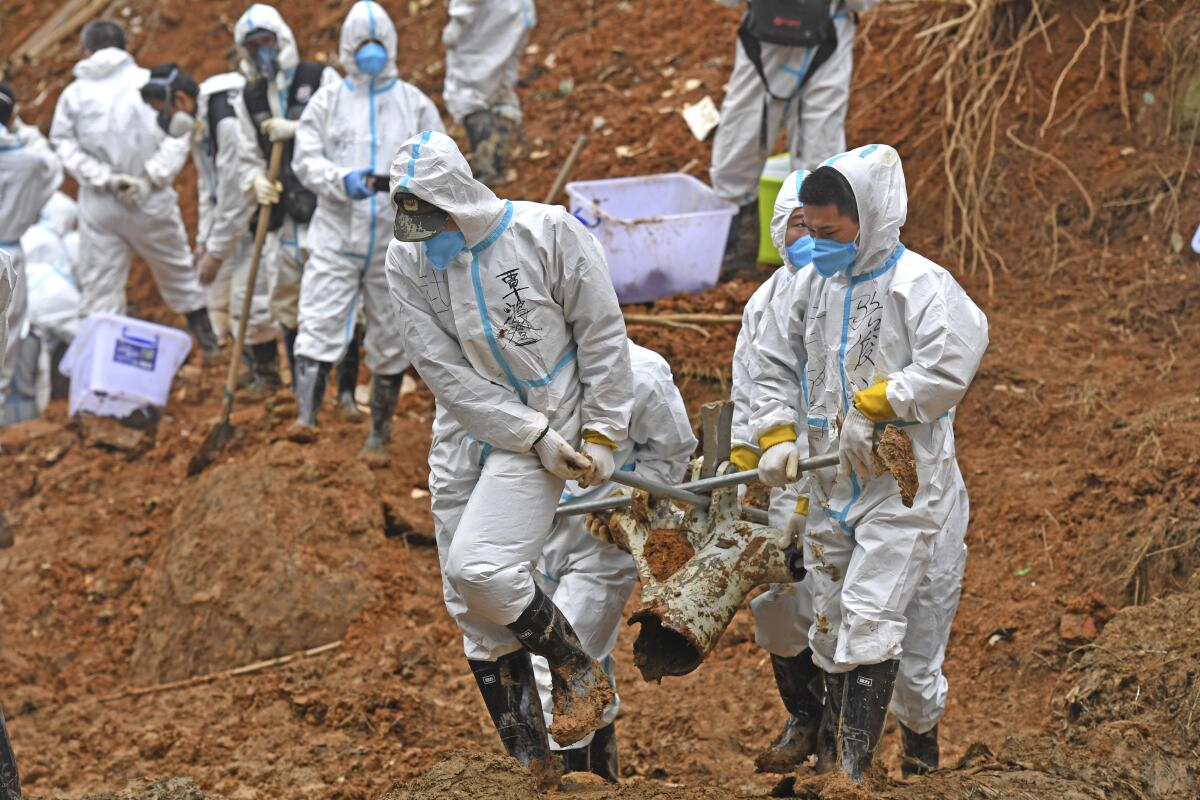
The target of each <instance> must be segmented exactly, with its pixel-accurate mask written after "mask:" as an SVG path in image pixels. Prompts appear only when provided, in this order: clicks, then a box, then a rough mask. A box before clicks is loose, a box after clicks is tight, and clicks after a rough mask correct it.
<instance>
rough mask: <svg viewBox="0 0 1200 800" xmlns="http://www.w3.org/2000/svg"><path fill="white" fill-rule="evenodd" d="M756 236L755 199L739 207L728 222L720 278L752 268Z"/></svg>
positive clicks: (756, 211)
mask: <svg viewBox="0 0 1200 800" xmlns="http://www.w3.org/2000/svg"><path fill="white" fill-rule="evenodd" d="M758 237H759V231H758V202H757V201H755V202H753V203H747V204H746V205H744V206H742V207H741V208H739V209H738V212H737V214H736V215H734V217H733V220H732V221H731V222H730V223H729V238H728V239H726V240H725V256H724V258H723V259H722V261H721V280H728V279H729V278H732V277H733V276H734V275H735V274H736V273H738V272H741V271H743V270H753V269H754V266H755V265H756V264H757V263H758Z"/></svg>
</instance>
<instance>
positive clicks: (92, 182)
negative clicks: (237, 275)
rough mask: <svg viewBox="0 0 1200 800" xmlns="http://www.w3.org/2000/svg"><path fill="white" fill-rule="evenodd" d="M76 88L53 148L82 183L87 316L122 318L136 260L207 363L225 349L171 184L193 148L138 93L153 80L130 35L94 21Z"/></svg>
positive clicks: (66, 95)
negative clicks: (129, 43)
mask: <svg viewBox="0 0 1200 800" xmlns="http://www.w3.org/2000/svg"><path fill="white" fill-rule="evenodd" d="M80 46H81V48H82V50H83V53H84V58H83V60H82V61H80V62H79V63H78V64H76V65H75V80H74V82H72V83H71V84H70V85H69V86H67V88H66V89H64V90H63V93H62V95H61V96H59V98H58V105H57V106H56V107H55V109H54V122H53V123H52V124H51V126H50V141H51V143H53V145H54V148H55V150H57V151H58V156H59V158H61V159H62V162H63V166H64V167H66V170H67V172H68V173H70V175H71V177H73V178H74V179H75V180H76V181H77V182H78V183H79V233H80V243H79V286H80V290H81V291H82V292H83V313H84V315H85V316H86V315H88V314H91V313H92V312H95V311H109V312H113V313H116V314H123V313H125V283H126V281H127V280H128V278H129V267H130V258H131V257H132V254H133V251H135V250H136V251H137V253H138V255H140V256H141V257H142V258H143V259H145V261H146V264H147V266H149V267H150V272H151V274H152V275H153V276H154V282H155V283H156V284H158V291H159V293H160V294H161V295H162V298H163V300H164V301H165V302H166V304H167V305H168V306H169V307H170V308H171V310H172V311H174V312H176V313H178V314H182V315H184V316H185V317H186V318H187V323H188V327H189V328H190V329H191V332H192V335H193V336H194V337H195V338H196V342H197V344H199V345H200V348H201V350H202V351H203V352H204V353H205V355H206V357H208V358H212V357H215V355H216V353H217V351H218V350H219V346H218V343H217V337H216V336H215V335H214V334H213V330H212V324H211V323H210V321H209V318H208V310H207V308H206V306H205V300H204V291H203V289H202V288H201V287H200V283H199V281H198V280H197V279H196V273H195V271H194V270H193V269H192V254H191V250H190V249H189V247H188V240H187V231H186V230H184V227H183V217H182V215H181V214H180V211H179V195H177V194H176V193H175V189H174V188H172V185H171V184H172V183H173V182H174V181H175V177H176V176H177V175H178V174H179V171H180V170H181V169H183V165H184V163H185V162H186V161H187V157H188V148H189V145H190V141H189V139H188V138H186V137H184V136H177V135H172V134H171V132H170V131H169V130H165V129H164V128H163V127H162V126H161V125H160V124H159V120H158V115H157V114H155V112H154V111H153V110H152V109H151V108H150V107H149V106H147V105H146V104H145V103H144V102H143V101H142V97H141V94H140V91H141V88H142V86H144V85H145V84H146V81H147V79H148V78H149V77H150V76H149V72H148V71H147V70H145V69H142V68H141V67H139V66H138V65H137V64H136V63H135V62H134V60H133V56H132V55H130V54H129V53H128V52H126V50H125V30H124V29H123V28H122V27H121V26H120V25H119V24H117V23H116V22H113V21H111V20H96V21H94V22H89V23H88V24H87V25H85V26H84V28H83V33H82V35H81V38H80Z"/></svg>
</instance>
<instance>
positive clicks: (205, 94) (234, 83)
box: [200, 72, 246, 103]
mask: <svg viewBox="0 0 1200 800" xmlns="http://www.w3.org/2000/svg"><path fill="white" fill-rule="evenodd" d="M245 86H246V76H245V75H243V74H242V73H240V72H221V73H218V74H216V75H213V76H212V77H209V78H205V79H204V81H203V82H202V83H201V84H200V102H201V103H203V102H205V101H206V99H207V98H209V97H212V96H213V95H214V94H220V93H221V92H228V91H239V92H240V91H241V90H242V89H243V88H245Z"/></svg>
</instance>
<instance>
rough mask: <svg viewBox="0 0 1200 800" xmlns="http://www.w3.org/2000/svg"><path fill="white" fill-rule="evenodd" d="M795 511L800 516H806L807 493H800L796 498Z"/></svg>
mask: <svg viewBox="0 0 1200 800" xmlns="http://www.w3.org/2000/svg"><path fill="white" fill-rule="evenodd" d="M796 513H797V514H799V515H800V516H802V517H807V516H808V495H806V494H802V495H800V496H799V497H797V498H796Z"/></svg>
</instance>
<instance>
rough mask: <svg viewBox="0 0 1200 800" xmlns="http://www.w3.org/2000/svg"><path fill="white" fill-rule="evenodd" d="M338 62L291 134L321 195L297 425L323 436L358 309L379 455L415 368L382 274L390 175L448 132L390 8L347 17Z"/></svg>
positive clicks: (300, 172)
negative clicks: (432, 137) (418, 78)
mask: <svg viewBox="0 0 1200 800" xmlns="http://www.w3.org/2000/svg"><path fill="white" fill-rule="evenodd" d="M340 55H341V61H342V68H343V69H344V70H345V71H346V79H345V80H344V81H342V82H339V83H335V84H331V85H329V86H326V87H323V88H321V89H319V90H318V91H317V93H316V94H314V95H313V97H312V99H311V100H310V101H309V102H308V105H307V106H306V107H305V110H304V114H303V116H302V117H301V118H300V128H299V130H298V131H297V132H296V154H295V162H294V166H295V170H296V175H297V176H298V177H299V178H300V180H301V181H302V182H303V183H304V185H305V186H308V187H309V188H311V189H312V190H313V191H314V192H316V194H317V210H316V213H315V214H313V218H312V222H311V224H310V226H309V231H308V249H309V251H310V253H311V255H310V256H309V260H308V264H307V266H306V267H305V272H304V278H303V280H302V281H301V284H300V317H299V321H300V322H299V324H300V333H299V335H298V336H297V337H296V368H297V373H298V374H299V375H301V376H302V377H303V380H301V381H299V382H298V383H297V386H296V401H297V404H298V405H299V408H300V414H299V417H298V419H297V421H296V422H297V425H298V426H304V427H306V428H308V429H310V430H311V429H312V428H313V427H315V426H316V424H317V410H318V409H319V408H320V407H321V402H322V396H323V395H324V393H325V383H326V380H327V376H328V375H329V371H330V368H331V367H332V365H333V364H334V363H335V362H337V361H339V360H340V359H342V358H343V357H344V356H345V355H346V353H347V349H348V348H349V347H354V346H357V345H356V344H355V343H354V329H355V323H356V321H357V319H358V313H359V308H360V307H361V308H362V309H363V311H364V315H365V317H366V337H365V339H364V344H365V346H366V354H367V358H366V361H367V367H368V369H370V370H371V373H372V375H373V377H372V382H371V432H370V434H369V435H368V437H367V442H366V446H365V449H366V450H367V451H368V452H374V453H382V452H383V451H384V449H385V448H386V446H387V443H388V441H389V439H390V438H391V427H392V415H393V414H394V413H395V410H396V399H397V398H398V397H399V395H400V381H401V378H403V376H404V370H406V369H407V368H408V363H409V362H408V359H407V358H406V357H405V355H404V346H403V341H402V340H401V338H400V334H399V329H398V327H397V325H396V320H395V310H394V308H393V306H392V299H391V297H390V296H389V295H388V284H387V278H386V276H385V275H384V269H383V264H384V257H385V255H386V253H387V245H388V242H390V241H391V238H392V227H393V225H392V222H393V220H394V219H395V211H394V210H393V209H392V207H391V203H390V202H389V200H388V194H387V191H388V177H387V174H386V171H387V169H388V167H389V166H390V164H391V159H392V158H393V156H394V155H395V154H396V152H397V151H398V150H399V149H400V145H401V143H402V142H404V141H405V140H406V139H408V138H409V137H410V136H412V135H414V134H416V133H419V132H421V131H425V130H434V131H439V132H441V131H443V130H444V129H443V127H442V121H441V118H440V117H438V112H437V108H436V107H435V106H434V104H433V101H432V100H430V99H429V98H428V97H426V96H425V93H424V92H422V91H421V90H420V89H418V88H417V87H415V86H413V85H412V84H410V83H407V82H405V81H403V80H401V79H400V77H399V75H398V72H397V70H396V27H395V26H394V25H393V24H392V20H391V17H389V16H388V14H387V12H386V11H384V9H383V6H381V5H379V4H378V3H374V2H371V0H360V1H359V2H357V3H355V4H354V5H353V6H351V7H350V13H349V14H347V15H346V21H345V22H344V23H343V24H342V35H341V49H340Z"/></svg>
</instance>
